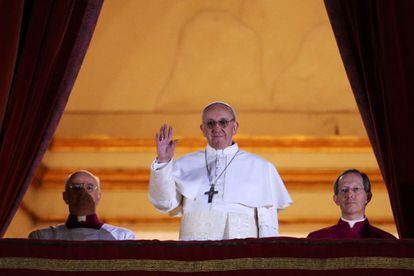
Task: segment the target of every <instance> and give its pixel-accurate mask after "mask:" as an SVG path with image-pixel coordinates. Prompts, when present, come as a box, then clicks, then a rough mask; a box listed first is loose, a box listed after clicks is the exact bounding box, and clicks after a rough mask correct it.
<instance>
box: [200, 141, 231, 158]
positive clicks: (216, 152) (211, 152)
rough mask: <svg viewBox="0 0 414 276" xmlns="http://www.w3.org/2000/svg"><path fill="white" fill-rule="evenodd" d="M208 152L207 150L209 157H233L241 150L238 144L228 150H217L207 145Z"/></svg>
mask: <svg viewBox="0 0 414 276" xmlns="http://www.w3.org/2000/svg"><path fill="white" fill-rule="evenodd" d="M206 150H207V155H208V156H212V155H213V156H216V155H228V154H231V155H233V154H236V152H237V151H238V150H239V146H238V145H237V143H233V145H231V146H228V147H227V148H224V149H218V150H216V149H215V148H213V147H212V146H210V145H207V149H206Z"/></svg>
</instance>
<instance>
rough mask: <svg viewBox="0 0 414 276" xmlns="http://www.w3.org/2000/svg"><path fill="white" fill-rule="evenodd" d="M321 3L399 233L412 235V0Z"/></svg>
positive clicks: (413, 160) (413, 5)
mask: <svg viewBox="0 0 414 276" xmlns="http://www.w3.org/2000/svg"><path fill="white" fill-rule="evenodd" d="M325 6H326V9H327V11H328V15H329V19H330V21H331V25H332V28H333V31H334V33H335V37H336V40H337V43H338V46H339V50H340V53H341V56H342V60H343V62H344V65H345V69H346V72H347V75H348V79H349V81H350V84H351V87H352V89H353V92H354V95H355V99H356V102H357V104H358V107H359V110H360V113H361V116H362V119H363V121H364V124H365V128H366V130H367V133H368V136H369V138H370V140H371V144H372V147H373V149H374V152H375V155H376V158H377V161H378V163H379V166H380V168H381V172H382V175H383V177H384V180H385V182H386V185H387V188H388V192H389V196H390V201H391V206H392V209H393V213H394V218H395V221H396V224H397V229H398V233H399V235H400V237H402V238H414V200H413V198H412V197H413V195H414V128H413V127H414V108H413V105H414V76H413V73H414V35H413V31H412V25H413V24H414V1H394V0H364V1H360V0H325ZM374 196H375V195H374ZM374 200H375V197H374Z"/></svg>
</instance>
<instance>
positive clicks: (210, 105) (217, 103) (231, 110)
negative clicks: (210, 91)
mask: <svg viewBox="0 0 414 276" xmlns="http://www.w3.org/2000/svg"><path fill="white" fill-rule="evenodd" d="M216 105H222V106H224V107H226V108H227V109H228V110H229V111H230V113H231V115H232V116H233V118H234V120H236V111H234V108H233V107H232V106H231V105H229V104H228V103H226V102H221V101H216V102H212V103H209V104H208V105H206V106H205V107H204V108H203V111H202V112H201V120H203V119H204V114H205V113H206V112H207V111H208V110H209V109H210V108H212V107H213V106H216Z"/></svg>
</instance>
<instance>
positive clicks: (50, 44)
mask: <svg viewBox="0 0 414 276" xmlns="http://www.w3.org/2000/svg"><path fill="white" fill-rule="evenodd" d="M102 3H103V0H72V1H71V0H42V1H24V0H13V1H10V0H0V195H1V200H0V237H2V236H3V235H4V233H5V231H6V229H7V227H8V225H9V224H10V221H11V219H12V217H13V216H14V214H15V212H16V210H17V208H18V206H19V204H20V201H21V200H22V197H23V195H24V193H25V191H26V189H27V187H28V185H29V184H30V182H31V179H32V177H33V175H34V172H35V171H36V169H37V167H38V165H39V164H40V161H41V159H42V157H43V155H44V153H45V151H46V149H47V147H48V145H49V143H50V141H51V139H52V135H53V133H54V131H55V129H56V126H57V123H58V121H59V119H60V117H61V115H62V113H63V110H64V108H65V105H66V102H67V99H68V97H69V94H70V91H71V89H72V87H73V84H74V82H75V79H76V76H77V74H78V72H79V69H80V66H81V63H82V60H83V58H84V56H85V53H86V50H87V48H88V45H89V42H90V39H91V37H92V33H93V30H94V28H95V25H96V21H97V18H98V15H99V12H100V9H101V6H102Z"/></svg>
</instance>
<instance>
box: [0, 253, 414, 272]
mask: <svg viewBox="0 0 414 276" xmlns="http://www.w3.org/2000/svg"><path fill="white" fill-rule="evenodd" d="M0 269H30V270H49V271H68V272H71V271H74V272H75V271H163V272H188V273H191V272H213V271H234V270H266V269H291V270H322V271H324V270H325V271H326V270H342V269H403V270H414V259H413V258H396V257H342V258H325V259H321V258H283V257H282V258H237V259H223V260H205V261H176V260H140V259H119V260H114V259H112V260H65V259H63V260H60V259H46V258H21V257H8V258H0Z"/></svg>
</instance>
